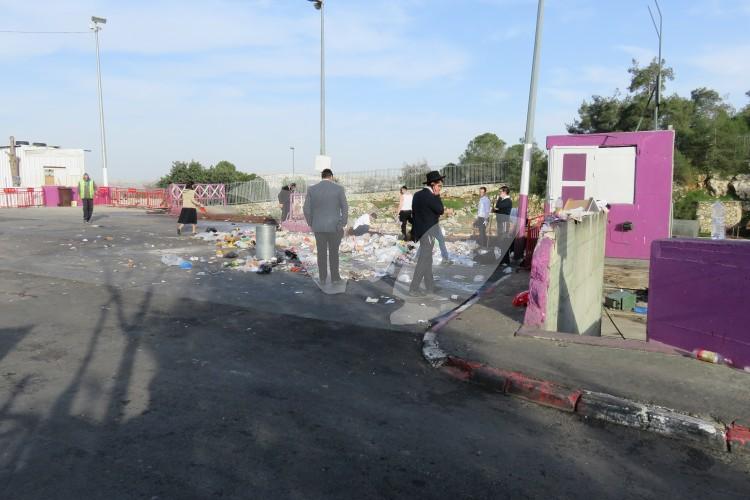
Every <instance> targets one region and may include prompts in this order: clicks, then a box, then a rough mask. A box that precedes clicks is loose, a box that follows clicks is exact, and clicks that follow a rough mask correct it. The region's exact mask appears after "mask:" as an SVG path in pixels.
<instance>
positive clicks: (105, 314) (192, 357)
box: [0, 210, 750, 499]
mask: <svg viewBox="0 0 750 500" xmlns="http://www.w3.org/2000/svg"><path fill="white" fill-rule="evenodd" d="M78 217H79V215H78V213H77V212H72V211H67V210H61V211H59V212H54V211H52V212H50V211H36V210H27V211H22V210H16V211H3V212H0V498H3V499H5V498H7V499H24V498H33V499H38V498H45V499H46V498H61V499H62V498H66V499H67V498H102V499H103V498H107V499H118V498H123V499H130V498H148V499H154V498H159V499H171V498H176V499H188V498H492V499H495V498H581V497H590V498H678V497H690V498H747V493H748V491H750V475H748V471H749V470H750V469H749V468H748V465H747V464H746V463H743V462H740V461H738V460H737V459H736V458H733V457H732V456H730V455H726V454H713V453H709V452H705V451H701V450H699V449H696V448H691V447H687V446H684V445H682V444H680V443H678V442H675V441H671V440H668V439H664V438H660V437H657V436H653V435H650V434H645V433H641V432H639V431H635V430H630V429H623V428H619V427H610V426H607V427H598V426H592V425H589V424H586V423H583V422H580V421H579V420H577V419H576V418H575V417H573V416H570V415H567V414H564V413H560V412H557V411H554V410H548V409H545V408H541V407H538V406H535V405H531V404H527V403H524V402H522V401H519V400H516V399H510V398H505V397H502V396H499V395H495V394H489V393H487V392H484V391H482V390H480V389H478V388H476V387H473V386H470V385H467V384H463V383H461V382H458V381H455V380H453V379H451V378H447V377H445V376H444V375H442V374H441V373H440V372H437V371H434V370H432V369H431V368H429V367H428V366H427V365H426V364H425V363H424V362H423V361H422V358H421V353H420V341H421V335H420V334H419V332H417V331H410V330H408V329H394V328H388V327H387V322H386V323H383V322H380V319H382V318H380V317H378V316H377V315H375V313H373V317H371V318H367V319H368V321H365V320H363V319H362V317H361V314H351V313H348V312H347V311H346V304H349V302H346V303H344V305H341V304H339V306H338V307H339V309H341V310H340V311H339V314H337V315H336V317H335V318H332V319H335V321H326V320H324V319H321V318H320V317H321V316H323V313H320V312H318V313H317V315H316V314H312V313H310V312H309V311H307V312H305V311H302V312H299V311H297V309H300V308H304V307H307V306H309V305H310V304H314V303H315V302H314V300H316V299H314V298H313V297H314V295H313V292H315V289H314V288H309V289H308V288H305V289H304V293H303V294H300V295H301V296H302V297H304V298H305V299H304V300H305V301H313V302H301V303H299V304H297V305H296V306H294V303H291V305H290V302H291V301H292V299H294V298H295V297H294V294H293V293H292V294H290V293H288V291H287V290H285V289H282V288H281V287H279V286H274V287H268V288H267V289H262V290H261V292H257V290H256V292H257V293H260V294H261V295H262V296H263V297H264V300H259V301H257V303H256V301H254V300H248V299H244V300H242V301H241V300H237V298H236V296H235V295H236V293H239V291H240V290H242V286H241V285H242V284H241V283H240V284H237V283H235V282H234V280H240V281H241V280H242V279H244V278H240V277H237V276H234V279H233V282H232V284H231V285H229V284H227V283H225V281H226V279H224V280H223V281H222V279H219V278H220V277H216V279H206V280H201V284H200V285H196V284H195V283H194V281H195V280H194V277H193V278H191V280H192V281H191V280H187V279H183V280H182V281H179V280H177V279H175V280H173V279H172V278H171V275H169V274H159V275H158V276H157V273H159V272H161V271H159V268H158V267H156V266H154V267H153V268H152V269H151V270H150V271H151V274H152V276H151V278H152V279H149V280H143V279H142V277H143V276H145V275H147V274H148V271H149V270H148V269H146V270H138V269H134V270H131V271H127V270H124V269H123V268H122V266H121V262H122V260H123V258H125V256H126V255H128V254H130V255H138V256H142V255H143V253H142V252H143V250H142V247H143V245H144V242H143V240H144V239H146V240H149V239H150V241H153V244H155V245H157V246H158V245H166V244H167V243H165V241H169V242H172V241H173V240H174V239H176V237H173V236H171V234H172V231H170V229H171V224H170V222H171V221H169V220H165V219H162V218H154V217H151V218H149V217H146V216H140V215H132V214H127V215H118V213H116V212H112V214H111V217H110V218H109V219H108V221H107V224H103V222H102V224H103V225H105V226H106V229H107V230H108V231H110V233H111V234H113V235H114V236H115V237H117V238H120V241H118V247H116V248H118V249H119V250H118V252H119V253H115V252H112V255H110V256H108V255H107V252H105V251H101V252H99V251H98V252H96V253H91V254H86V253H78V252H79V251H78V250H68V249H67V246H69V244H70V243H69V242H70V240H71V238H74V237H75V238H78V237H77V236H75V234H78V233H77V231H80V230H81V229H80V223H79V222H78ZM21 219H25V220H21ZM134 220H135V221H137V223H138V224H137V227H139V229H138V231H139V232H140V233H142V234H143V237H142V238H140V239H139V238H135V237H132V238H131V236H130V235H132V233H133V231H135V230H134V229H133V228H134V227H136V225H134V223H133V221H134ZM30 228H31V229H30ZM87 230H88V229H87ZM148 233H151V234H152V236H149V235H148ZM167 234H169V235H170V236H162V235H167ZM125 238H131V239H130V240H126V239H125ZM168 238H172V239H168ZM79 239H80V238H79ZM116 241H117V240H116ZM129 242H130V243H129ZM147 243H148V242H147ZM139 252H140V253H139ZM73 254H75V257H71V255H73ZM94 257H95V258H94ZM139 258H140V257H139ZM97 259H98V262H95V260H97ZM139 265H140V264H139ZM91 268H94V269H93V270H92V269H91ZM114 269H119V270H120V272H122V273H123V275H125V274H127V273H128V272H130V273H132V274H131V275H130V276H131V277H133V279H130V278H127V279H123V278H122V276H119V275H120V273H116V274H115V273H112V271H113V270H114ZM93 271H96V272H93ZM136 273H138V274H136ZM94 276H98V279H94V278H93V277H94ZM136 276H137V277H138V279H135V277H136ZM157 278H158V279H157ZM252 278H253V279H255V278H256V277H255V276H252ZM279 279H280V278H279ZM300 279H302V278H301V277H300ZM131 283H132V284H131ZM152 283H153V284H152ZM248 283H249V282H248ZM258 283H260V284H258ZM299 285H300V286H304V283H302V282H300V283H299ZM225 286H229V287H230V288H231V287H235V288H231V289H232V290H234V292H235V293H232V294H229V293H227V292H226V290H225V289H224V288H223V287H225ZM246 286H250V285H249V284H246ZM262 286H263V284H262V282H258V281H252V287H253V288H256V289H257V288H259V287H262ZM191 287H202V288H204V290H203V291H202V294H201V295H200V296H198V297H195V296H193V295H191V292H190V288H191ZM254 293H255V292H254ZM298 298H300V300H302V298H301V297H298ZM321 300H323V302H321V304H322V306H321V308H322V309H325V308H326V307H330V308H335V307H336V303H335V302H331V303H330V304H329V303H328V302H326V301H329V300H330V297H328V298H323V299H321ZM276 302H278V307H274V306H273V304H274V303H276ZM359 302H360V301H354V300H352V302H351V304H353V305H352V307H355V304H357V303H359ZM269 304H270V306H269ZM293 306H294V307H293ZM295 308H296V309H295ZM326 314H328V313H327V312H326ZM384 316H386V317H387V314H386V315H384ZM350 317H351V318H353V319H352V320H351V321H350V320H348V318H350ZM368 323H369V324H370V325H373V326H367V324H368Z"/></svg>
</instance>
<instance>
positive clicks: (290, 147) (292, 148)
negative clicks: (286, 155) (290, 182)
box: [289, 146, 294, 177]
mask: <svg viewBox="0 0 750 500" xmlns="http://www.w3.org/2000/svg"><path fill="white" fill-rule="evenodd" d="M289 149H291V150H292V177H294V146H289Z"/></svg>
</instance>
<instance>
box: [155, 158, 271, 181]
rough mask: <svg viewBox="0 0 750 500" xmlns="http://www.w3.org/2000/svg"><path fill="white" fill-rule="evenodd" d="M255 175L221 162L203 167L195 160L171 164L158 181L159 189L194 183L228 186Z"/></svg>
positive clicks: (250, 178)
mask: <svg viewBox="0 0 750 500" xmlns="http://www.w3.org/2000/svg"><path fill="white" fill-rule="evenodd" d="M257 178H258V176H257V175H255V174H247V173H245V172H240V171H239V170H237V167H236V166H235V165H234V164H233V163H231V162H228V161H225V160H222V161H220V162H219V163H217V164H216V165H213V166H211V167H208V168H206V167H204V166H203V165H201V164H200V162H197V161H195V160H190V161H189V162H184V161H175V162H172V168H171V169H170V171H169V173H168V174H167V175H165V176H164V177H162V178H161V179H159V182H158V183H157V185H158V186H159V187H167V186H169V185H170V184H184V183H186V182H194V183H197V184H229V183H232V182H246V181H252V180H254V179H257Z"/></svg>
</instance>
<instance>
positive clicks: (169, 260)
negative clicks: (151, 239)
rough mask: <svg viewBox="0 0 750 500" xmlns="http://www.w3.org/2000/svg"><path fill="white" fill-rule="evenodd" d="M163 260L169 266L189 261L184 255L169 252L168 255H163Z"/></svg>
mask: <svg viewBox="0 0 750 500" xmlns="http://www.w3.org/2000/svg"><path fill="white" fill-rule="evenodd" d="M161 262H162V264H166V265H168V266H181V265H182V263H183V262H187V261H185V260H184V259H183V258H182V257H179V256H177V255H174V254H167V255H162V257H161Z"/></svg>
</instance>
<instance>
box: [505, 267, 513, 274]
mask: <svg viewBox="0 0 750 500" xmlns="http://www.w3.org/2000/svg"><path fill="white" fill-rule="evenodd" d="M512 272H513V268H511V267H506V268H505V269H503V273H505V274H510V273H512Z"/></svg>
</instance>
